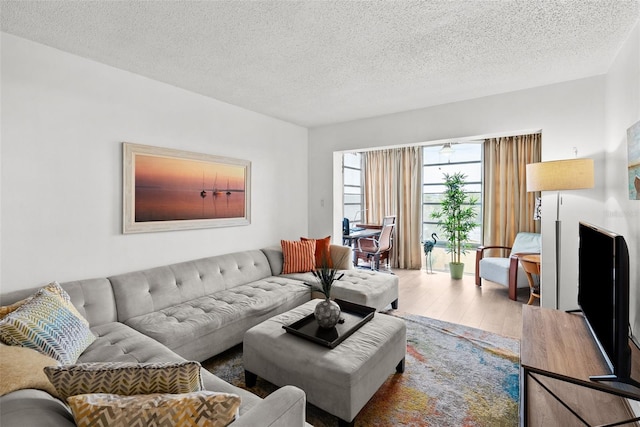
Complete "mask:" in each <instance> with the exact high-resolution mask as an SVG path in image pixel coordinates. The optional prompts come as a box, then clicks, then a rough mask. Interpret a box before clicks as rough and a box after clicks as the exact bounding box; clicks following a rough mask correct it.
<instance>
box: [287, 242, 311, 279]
mask: <svg viewBox="0 0 640 427" xmlns="http://www.w3.org/2000/svg"><path fill="white" fill-rule="evenodd" d="M280 245H281V246H282V255H283V257H284V264H283V265H282V274H290V273H305V272H307V271H313V269H314V268H315V264H316V259H315V252H316V243H315V240H307V241H305V242H296V241H293V240H281V241H280Z"/></svg>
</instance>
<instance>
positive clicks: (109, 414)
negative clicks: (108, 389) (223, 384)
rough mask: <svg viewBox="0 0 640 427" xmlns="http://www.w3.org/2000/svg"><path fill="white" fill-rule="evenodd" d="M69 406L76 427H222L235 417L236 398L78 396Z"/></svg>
mask: <svg viewBox="0 0 640 427" xmlns="http://www.w3.org/2000/svg"><path fill="white" fill-rule="evenodd" d="M69 406H70V407H71V411H72V412H73V418H74V419H75V422H76V424H77V425H78V427H112V426H123V427H124V426H126V427H154V426H180V427H191V426H207V427H209V426H210V427H225V426H227V425H229V424H230V423H231V422H232V421H233V420H234V419H235V418H236V417H237V416H238V410H239V408H240V397H239V396H237V395H235V394H228V393H216V392H212V391H199V392H194V393H187V394H149V395H142V396H118V395H115V394H82V395H79V396H73V397H70V398H69Z"/></svg>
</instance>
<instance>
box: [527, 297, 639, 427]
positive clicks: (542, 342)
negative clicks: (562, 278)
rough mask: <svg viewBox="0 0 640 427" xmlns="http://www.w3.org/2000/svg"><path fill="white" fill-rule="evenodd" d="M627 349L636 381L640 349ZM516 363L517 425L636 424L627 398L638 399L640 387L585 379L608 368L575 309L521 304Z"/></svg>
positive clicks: (632, 345) (633, 347)
mask: <svg viewBox="0 0 640 427" xmlns="http://www.w3.org/2000/svg"><path fill="white" fill-rule="evenodd" d="M631 349H632V369H633V372H632V375H631V376H632V378H634V379H636V380H639V379H640V351H638V349H637V348H636V346H635V345H634V344H633V343H631ZM520 364H521V368H520V424H521V425H523V426H536V427H537V426H545V427H546V426H585V425H587V426H595V425H613V424H615V425H618V424H617V423H619V422H621V421H624V420H631V421H630V422H629V423H628V424H624V425H625V426H629V425H640V424H638V419H637V418H636V417H637V416H636V415H634V414H633V412H632V411H631V409H630V407H629V404H628V402H627V400H626V398H629V399H633V400H640V389H638V388H635V387H632V386H630V385H628V384H621V383H616V382H597V381H591V380H590V379H589V376H591V375H603V374H608V373H609V371H608V369H607V367H606V364H605V361H604V358H603V357H602V355H601V354H600V351H599V349H598V347H597V344H596V343H595V340H594V339H593V337H592V336H591V333H590V331H589V329H588V326H587V324H586V322H585V320H584V318H583V317H582V315H581V314H580V313H566V312H563V311H558V310H550V309H546V308H540V307H534V306H530V305H525V306H523V308H522V341H521V345H520ZM633 421H635V423H634V422H633Z"/></svg>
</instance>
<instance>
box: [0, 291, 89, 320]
mask: <svg viewBox="0 0 640 427" xmlns="http://www.w3.org/2000/svg"><path fill="white" fill-rule="evenodd" d="M42 289H46V290H47V291H49V292H52V293H54V294H56V295H58V296H59V297H60V298H61V299H62V300H63V301H64V302H65V303H66V305H67V308H68V309H69V311H71V312H72V313H73V314H75V315H76V316H78V318H79V319H82V321H83V322H84V323H85V324H86V325H87V326H89V322H87V320H86V319H85V318H84V317H82V315H81V314H80V312H78V310H77V309H76V308H75V307H74V305H73V304H72V303H71V297H70V296H69V294H68V293H67V291H65V290H64V289H63V288H62V286H60V284H59V283H58V282H51V283H49V284H48V285H47V286H45V287H44V288H42ZM36 295H37V293H35V294H33V295H30V296H28V297H27V298H25V299H23V300H20V301H17V302H14V303H13V304H10V305H6V306H2V307H0V319H4V318H5V316H6V315H7V314H9V313H12V312H14V311H16V310H17V309H18V308H20V307H21V306H23V305H24V304H25V303H27V302H29V301H31V300H32V299H33V297H35V296H36Z"/></svg>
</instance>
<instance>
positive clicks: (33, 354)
mask: <svg viewBox="0 0 640 427" xmlns="http://www.w3.org/2000/svg"><path fill="white" fill-rule="evenodd" d="M57 365H58V361H57V360H55V359H52V358H51V357H49V356H45V355H44V354H41V353H38V352H37V351H35V350H32V349H30V348H25V347H17V346H13V345H5V344H1V343H0V378H2V381H0V396H4V395H5V394H7V393H11V392H12V391H16V390H22V389H25V388H36V389H39V390H44V391H46V392H48V393H51V394H52V395H54V396H56V395H57V392H56V389H55V387H53V385H52V384H51V382H49V380H48V379H47V376H46V375H45V374H44V372H43V370H42V369H43V368H44V367H45V366H57Z"/></svg>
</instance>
